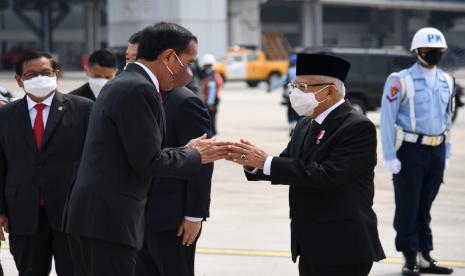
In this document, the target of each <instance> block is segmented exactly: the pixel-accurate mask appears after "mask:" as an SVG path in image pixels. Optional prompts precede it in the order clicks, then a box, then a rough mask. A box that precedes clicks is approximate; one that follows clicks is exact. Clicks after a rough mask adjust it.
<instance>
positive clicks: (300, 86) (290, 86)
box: [287, 82, 335, 91]
mask: <svg viewBox="0 0 465 276" xmlns="http://www.w3.org/2000/svg"><path fill="white" fill-rule="evenodd" d="M324 85H335V84H334V83H331V82H326V83H314V84H309V83H304V82H299V83H295V82H290V83H288V84H287V89H289V90H294V89H296V88H297V89H299V90H302V91H307V89H308V88H311V87H318V86H324Z"/></svg>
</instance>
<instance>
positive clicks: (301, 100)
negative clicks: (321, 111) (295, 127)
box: [289, 85, 329, 116]
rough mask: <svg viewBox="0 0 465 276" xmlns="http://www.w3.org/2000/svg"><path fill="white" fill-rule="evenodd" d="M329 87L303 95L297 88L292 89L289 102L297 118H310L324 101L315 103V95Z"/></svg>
mask: <svg viewBox="0 0 465 276" xmlns="http://www.w3.org/2000/svg"><path fill="white" fill-rule="evenodd" d="M328 86H329V85H327V86H325V87H323V88H321V89H320V90H318V91H316V92H315V93H305V92H303V91H302V90H300V89H299V88H294V89H292V90H291V93H290V94H289V100H290V101H291V105H292V108H293V109H294V110H295V112H297V114H299V116H312V114H313V112H315V108H316V107H317V106H318V105H319V104H320V103H322V102H324V101H326V100H327V99H328V98H326V99H325V100H323V101H321V102H319V101H317V99H316V97H315V95H316V94H318V93H320V92H321V91H323V90H324V89H326V88H327V87H328Z"/></svg>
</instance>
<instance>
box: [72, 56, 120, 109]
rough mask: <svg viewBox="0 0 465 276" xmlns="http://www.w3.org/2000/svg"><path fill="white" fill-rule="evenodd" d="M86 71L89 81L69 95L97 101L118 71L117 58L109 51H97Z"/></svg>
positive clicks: (90, 58)
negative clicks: (104, 87)
mask: <svg viewBox="0 0 465 276" xmlns="http://www.w3.org/2000/svg"><path fill="white" fill-rule="evenodd" d="M84 71H85V73H86V75H87V78H88V81H87V82H86V83H85V84H84V85H82V86H81V87H79V88H77V89H76V90H73V91H71V92H70V93H69V94H71V95H76V96H81V97H84V98H88V99H89V100H92V101H95V99H97V97H98V95H99V94H100V91H101V90H102V88H103V86H104V85H105V84H106V83H107V82H108V81H109V80H111V79H113V78H114V77H115V75H116V72H117V71H118V68H117V65H116V57H115V55H113V54H112V53H111V52H110V51H108V50H105V49H101V50H97V51H95V52H93V53H92V54H91V55H90V56H89V62H88V65H86V66H85V67H84Z"/></svg>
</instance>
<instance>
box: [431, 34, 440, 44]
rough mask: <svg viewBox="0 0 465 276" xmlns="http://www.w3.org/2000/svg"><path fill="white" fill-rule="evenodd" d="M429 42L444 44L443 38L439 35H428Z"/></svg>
mask: <svg viewBox="0 0 465 276" xmlns="http://www.w3.org/2000/svg"><path fill="white" fill-rule="evenodd" d="M428 42H429V43H431V42H442V36H441V35H439V34H428Z"/></svg>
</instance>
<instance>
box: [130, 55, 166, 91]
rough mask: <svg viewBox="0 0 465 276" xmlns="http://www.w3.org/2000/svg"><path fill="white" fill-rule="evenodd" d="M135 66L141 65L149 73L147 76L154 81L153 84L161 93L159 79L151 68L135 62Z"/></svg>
mask: <svg viewBox="0 0 465 276" xmlns="http://www.w3.org/2000/svg"><path fill="white" fill-rule="evenodd" d="M134 63H135V64H137V65H139V66H140V67H142V69H144V70H145V72H146V73H147V75H149V77H150V79H151V80H152V82H153V84H154V85H155V87H156V88H157V92H160V88H159V86H160V84H159V83H158V79H157V77H156V76H155V75H154V74H153V73H152V71H150V69H149V68H147V66H145V65H144V64H142V63H140V62H138V61H136V62H134Z"/></svg>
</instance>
